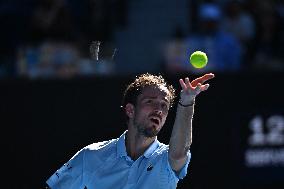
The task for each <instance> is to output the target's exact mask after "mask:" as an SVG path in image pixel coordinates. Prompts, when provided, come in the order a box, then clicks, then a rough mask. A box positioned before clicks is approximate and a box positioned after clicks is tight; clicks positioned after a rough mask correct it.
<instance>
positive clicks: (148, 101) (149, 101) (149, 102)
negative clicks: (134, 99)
mask: <svg viewBox="0 0 284 189" xmlns="http://www.w3.org/2000/svg"><path fill="white" fill-rule="evenodd" d="M152 102H153V100H151V99H148V100H146V101H145V103H146V104H151V103H152Z"/></svg>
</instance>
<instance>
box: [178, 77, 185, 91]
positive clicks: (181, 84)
mask: <svg viewBox="0 0 284 189" xmlns="http://www.w3.org/2000/svg"><path fill="white" fill-rule="evenodd" d="M179 84H180V86H181V88H182V90H185V89H186V85H185V83H184V81H183V79H180V80H179Z"/></svg>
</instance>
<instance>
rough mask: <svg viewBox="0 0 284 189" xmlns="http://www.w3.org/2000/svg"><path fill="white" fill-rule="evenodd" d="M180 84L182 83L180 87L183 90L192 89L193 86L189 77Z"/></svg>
mask: <svg viewBox="0 0 284 189" xmlns="http://www.w3.org/2000/svg"><path fill="white" fill-rule="evenodd" d="M179 83H180V86H181V87H182V89H183V90H185V89H188V88H190V89H192V85H191V83H190V81H189V78H188V77H186V78H185V79H184V80H183V79H180V80H179Z"/></svg>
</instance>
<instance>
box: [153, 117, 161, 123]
mask: <svg viewBox="0 0 284 189" xmlns="http://www.w3.org/2000/svg"><path fill="white" fill-rule="evenodd" d="M150 120H151V122H152V123H154V124H155V125H159V124H160V122H161V120H160V119H159V118H157V117H152V118H150Z"/></svg>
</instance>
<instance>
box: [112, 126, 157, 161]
mask: <svg viewBox="0 0 284 189" xmlns="http://www.w3.org/2000/svg"><path fill="white" fill-rule="evenodd" d="M126 133H127V130H126V131H124V133H123V134H122V135H121V136H120V137H119V138H118V141H117V145H116V146H117V157H123V156H127V152H126V147H125V135H126ZM158 146H159V141H158V139H157V137H156V139H155V140H154V142H153V143H152V144H151V145H150V146H149V147H148V149H147V150H146V151H145V152H144V154H143V155H144V157H146V158H149V157H150V156H151V155H152V154H153V153H154V151H155V150H156V149H157V148H158Z"/></svg>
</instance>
